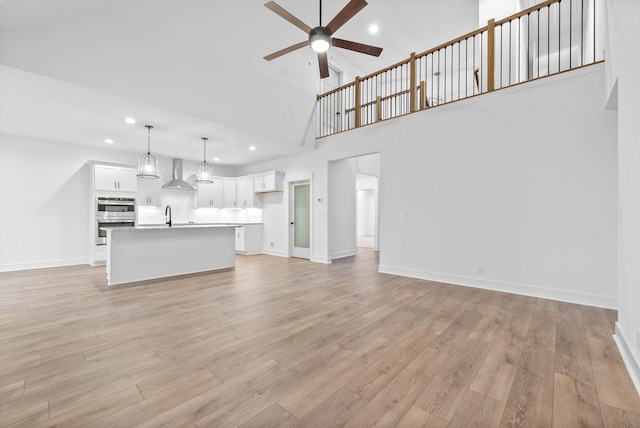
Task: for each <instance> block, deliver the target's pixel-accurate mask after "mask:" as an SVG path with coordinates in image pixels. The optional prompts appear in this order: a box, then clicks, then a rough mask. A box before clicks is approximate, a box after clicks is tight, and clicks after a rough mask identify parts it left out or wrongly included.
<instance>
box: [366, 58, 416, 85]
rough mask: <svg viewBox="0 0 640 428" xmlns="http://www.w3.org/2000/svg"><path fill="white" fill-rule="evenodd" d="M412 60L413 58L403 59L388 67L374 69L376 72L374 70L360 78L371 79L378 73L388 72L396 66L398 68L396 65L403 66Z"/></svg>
mask: <svg viewBox="0 0 640 428" xmlns="http://www.w3.org/2000/svg"><path fill="white" fill-rule="evenodd" d="M410 60H411V59H410V58H407V59H403V60H402V61H399V62H396V63H395V64H393V65H390V66H389V67H387V68H383V69H382V70H378V71H374V72H373V73H371V74H367V75H366V76H364V77H361V78H360V80H367V79H371V78H372V77H375V76H377V75H378V74H382V73H386V72H387V71H390V70H392V69H394V68H396V67H401V66H403V65H405V64H409V61H410Z"/></svg>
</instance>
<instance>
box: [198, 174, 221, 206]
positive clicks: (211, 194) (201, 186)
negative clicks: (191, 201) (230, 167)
mask: <svg viewBox="0 0 640 428" xmlns="http://www.w3.org/2000/svg"><path fill="white" fill-rule="evenodd" d="M197 207H198V208H224V179H223V178H222V177H213V183H198V203H197Z"/></svg>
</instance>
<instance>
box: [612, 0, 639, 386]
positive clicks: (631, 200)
mask: <svg viewBox="0 0 640 428" xmlns="http://www.w3.org/2000/svg"><path fill="white" fill-rule="evenodd" d="M638 16H640V2H637V1H625V0H609V1H608V2H607V17H608V22H609V24H608V28H609V34H608V41H609V45H608V47H607V55H606V65H607V87H606V89H607V96H608V95H610V91H611V90H613V91H614V94H613V97H614V98H615V97H617V108H618V124H617V125H618V169H619V171H618V197H619V200H618V204H619V208H618V209H619V217H618V290H617V291H618V303H619V304H618V323H617V325H616V341H617V343H618V347H619V348H620V351H621V353H622V356H623V358H624V359H625V363H626V364H627V368H629V372H630V374H631V377H632V379H633V380H634V383H635V385H636V388H637V389H638V391H639V392H640V342H639V340H640V339H639V337H638V335H639V334H640V308H639V306H640V287H639V286H638V284H640V263H639V260H640V198H639V196H638V195H640V168H639V165H640V144H638V142H639V140H640V137H639V136H640V121H639V120H638V119H639V118H640V98H638V94H640V79H639V78H638V70H640V52H638V48H637V41H638V40H640V26H638ZM616 83H617V86H616Z"/></svg>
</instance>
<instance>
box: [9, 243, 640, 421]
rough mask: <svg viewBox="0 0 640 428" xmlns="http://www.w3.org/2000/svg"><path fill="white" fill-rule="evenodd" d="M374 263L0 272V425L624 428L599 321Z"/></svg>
mask: <svg viewBox="0 0 640 428" xmlns="http://www.w3.org/2000/svg"><path fill="white" fill-rule="evenodd" d="M377 265H378V260H377V253H376V252H374V251H372V250H368V249H361V250H360V252H359V255H358V256H356V257H350V258H345V259H342V260H338V261H336V262H335V263H333V264H331V265H322V264H316V263H310V262H308V261H305V260H300V259H285V258H277V257H271V256H266V255H259V256H249V257H246V256H238V259H237V267H236V268H235V269H231V270H225V271H221V272H217V273H211V274H199V275H190V276H185V277H179V278H174V279H167V280H158V281H149V282H143V283H137V284H132V285H126V286H118V287H107V286H106V285H105V269H104V267H95V268H94V267H89V266H74V267H65V268H53V269H41V270H33V271H22V272H9V273H0V426H2V427H13V426H16V427H54V426H57V427H85V426H86V427H108V428H113V427H134V426H139V427H160V426H172V427H192V428H193V427H198V428H201V427H245V428H246V427H323V428H324V427H342V426H347V427H370V426H378V427H395V426H397V427H407V428H412V427H446V426H449V427H468V426H478V427H499V428H505V427H523V426H539V427H549V426H552V427H562V428H564V427H574V426H576V427H577V426H585V427H620V426H625V427H640V397H638V394H637V393H636V391H635V389H634V388H633V385H632V383H631V380H630V378H629V376H628V374H627V372H626V369H625V367H624V364H623V362H622V360H621V357H620V355H619V353H618V351H617V348H616V345H615V343H614V342H613V339H612V334H613V327H614V326H613V320H615V318H616V314H615V312H614V311H609V310H605V309H600V308H594V307H587V306H580V305H573V304H568V303H561V302H554V301H550V300H543V299H536V298H532V297H525V296H517V295H512V294H506V293H499V292H492V291H487V290H479V289H474V288H466V287H460V286H454V285H447V284H442V283H434V282H429V281H422V280H416V279H411V278H403V277H397V276H392V275H385V274H379V273H377Z"/></svg>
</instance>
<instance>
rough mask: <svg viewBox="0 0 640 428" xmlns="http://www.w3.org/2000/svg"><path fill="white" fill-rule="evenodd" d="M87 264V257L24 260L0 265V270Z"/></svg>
mask: <svg viewBox="0 0 640 428" xmlns="http://www.w3.org/2000/svg"><path fill="white" fill-rule="evenodd" d="M86 264H89V261H88V260H87V259H64V260H47V261H44V262H26V263H16V264H6V265H0V272H12V271H18V270H30V269H46V268H52V267H61V266H75V265H86Z"/></svg>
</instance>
